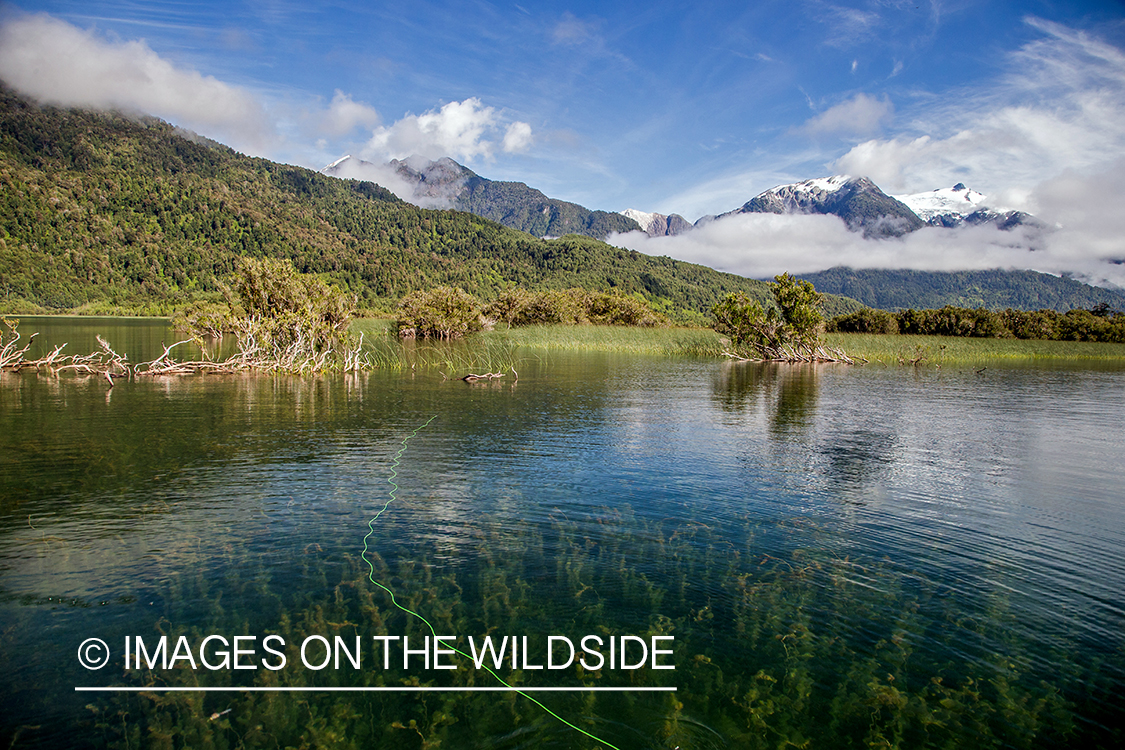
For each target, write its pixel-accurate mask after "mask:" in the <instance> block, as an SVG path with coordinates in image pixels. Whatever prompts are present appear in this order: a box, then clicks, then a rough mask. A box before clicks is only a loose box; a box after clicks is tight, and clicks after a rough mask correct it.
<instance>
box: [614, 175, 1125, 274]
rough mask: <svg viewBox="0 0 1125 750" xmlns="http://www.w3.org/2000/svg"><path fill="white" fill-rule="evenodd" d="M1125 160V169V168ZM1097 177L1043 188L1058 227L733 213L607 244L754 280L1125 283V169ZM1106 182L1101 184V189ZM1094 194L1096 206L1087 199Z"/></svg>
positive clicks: (1075, 177) (1040, 194) (1039, 192)
mask: <svg viewBox="0 0 1125 750" xmlns="http://www.w3.org/2000/svg"><path fill="white" fill-rule="evenodd" d="M1122 166H1125V165H1122ZM1117 169H1118V171H1116V172H1114V171H1112V170H1111V171H1107V172H1106V173H1103V174H1101V175H1099V176H1098V177H1097V178H1088V177H1080V176H1078V175H1070V176H1066V177H1063V178H1060V179H1059V180H1055V181H1050V182H1048V183H1044V184H1043V185H1041V186H1040V188H1039V189H1038V190H1037V191H1036V197H1037V200H1038V201H1039V202H1040V204H1041V205H1043V207H1044V208H1045V209H1047V210H1046V211H1045V214H1044V217H1043V218H1048V217H1058V219H1059V221H1058V224H1057V225H1053V226H1051V227H1050V228H1035V227H1031V226H1022V227H1017V228H1016V229H1014V230H1012V231H1003V230H1000V229H997V228H996V227H995V226H992V225H979V226H964V227H958V228H953V229H946V228H938V227H925V228H923V229H920V230H918V231H916V232H912V233H910V234H908V235H906V236H904V237H901V238H892V239H865V238H864V237H863V235H861V234H858V233H856V232H851V231H849V230H848V228H847V226H846V225H845V224H844V222H843V220H841V219H839V218H838V217H835V216H825V215H779V214H734V215H731V216H727V217H724V218H722V219H718V220H716V221H713V222H709V223H706V224H703V225H701V226H700V227H698V228H696V229H694V230H693V231H691V232H688V233H686V234H682V235H678V236H672V237H649V236H647V235H645V234H643V233H641V232H630V233H628V234H617V235H613V236H611V237H610V238H609V239H608V240H607V241H608V242H609V243H610V244H613V245H616V246H618V247H624V248H628V249H630V250H636V251H638V252H642V253H646V254H649V255H667V256H669V257H672V258H676V259H678V260H685V261H689V262H692V263H700V264H703V265H706V266H710V267H712V268H716V269H718V270H721V271H728V272H730V273H736V274H739V275H740V276H748V277H751V278H770V277H772V276H774V275H776V274H779V273H782V272H786V271H787V272H789V273H793V274H804V273H813V272H816V271H823V270H826V269H829V268H833V267H836V266H849V267H851V268H880V269H913V270H919V271H968V270H988V269H994V268H1001V269H1031V270H1036V271H1042V272H1044V273H1051V274H1055V275H1062V274H1073V275H1075V276H1076V277H1077V278H1080V279H1082V280H1084V281H1087V282H1089V283H1093V284H1098V285H1103V286H1105V285H1110V286H1118V287H1125V265H1122V264H1121V263H1120V261H1121V260H1123V259H1125V239H1123V238H1125V218H1123V217H1122V215H1121V212H1120V211H1116V210H1113V209H1112V206H1111V205H1109V204H1111V203H1112V200H1113V196H1114V195H1118V196H1119V195H1121V193H1120V192H1117V193H1113V192H1102V190H1101V189H1099V188H1107V189H1112V188H1116V189H1118V190H1121V189H1125V185H1122V184H1120V183H1121V182H1122V181H1123V180H1122V178H1121V177H1120V174H1121V170H1120V166H1118V168H1117ZM1099 181H1100V183H1101V184H1100V185H1099ZM1083 195H1087V196H1090V197H1091V198H1092V200H1091V202H1089V203H1083V202H1082V200H1081V198H1080V196H1083Z"/></svg>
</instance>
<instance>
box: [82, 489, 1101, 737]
mask: <svg viewBox="0 0 1125 750" xmlns="http://www.w3.org/2000/svg"><path fill="white" fill-rule="evenodd" d="M386 520H387V523H386V526H384V527H381V528H380V529H379V530H378V531H379V532H380V533H379V534H378V539H376V540H375V544H374V546H373V551H372V552H371V553H370V556H369V560H370V565H371V571H372V573H371V575H372V576H373V577H374V578H375V579H377V580H380V581H388V582H393V585H394V587H395V590H396V592H397V593H398V595H399V596H400V598H401V601H402V605H403V606H404V607H406V608H408V609H410V610H412V611H415V612H419V613H424V614H425V617H426V618H427V619H428V620H429V621H431V622H432V623H433V627H434V628H435V629H436V631H437V632H442V633H448V634H460V635H462V636H464V635H469V634H478V635H483V634H489V633H492V634H498V635H499V634H517V633H555V632H559V631H560V628H562V629H564V630H565V631H566V632H568V633H571V634H580V633H582V634H584V633H595V634H600V635H602V636H605V637H608V636H612V635H621V634H626V633H633V634H637V635H660V634H669V635H673V636H674V637H675V656H674V664H675V666H676V670H675V671H674V672H660V671H653V670H651V669H648V668H645V669H639V670H636V671H633V672H621V671H613V670H608V669H606V670H599V671H596V672H589V671H585V670H582V669H581V668H580V667H577V666H576V667H575V668H571V669H568V670H564V671H562V672H554V673H551V674H549V675H547V674H544V672H543V671H539V672H535V671H528V670H524V669H511V668H509V667H508V665H507V664H505V665H504V668H503V669H502V670H501V671H500V675H501V677H502V678H503V679H504V680H506V681H508V682H510V683H511V684H513V685H517V686H522V685H544V684H553V685H588V686H607V685H619V686H620V685H628V686H631V687H639V686H661V685H669V684H672V685H675V686H676V687H677V688H678V691H677V692H676V693H675V694H672V695H665V694H643V693H612V694H608V693H578V694H551V695H550V697H549V698H547V697H544V699H543V700H544V701H545V702H546V703H548V704H549V705H550V706H551V708H552V710H553V711H557V712H558V713H559V714H562V715H565V716H569V717H575V718H574V720H575V721H576V722H578V723H579V724H580V726H582V727H583V728H584V729H585V730H588V731H590V732H591V733H592V734H595V735H597V736H598V737H604V738H605V741H607V742H610V743H613V744H615V745H618V746H620V747H633V746H667V747H675V746H677V745H679V746H682V747H688V746H693V745H694V744H696V743H701V744H702V743H707V740H708V737H712V736H713V739H712V741H710V742H709V743H707V744H705V746H721V745H727V744H729V745H730V746H736V747H748V748H775V747H778V746H787V745H793V746H797V747H804V746H808V747H824V746H830V747H896V748H918V747H948V746H963V745H965V744H969V743H971V744H978V745H979V744H982V743H983V744H984V745H995V746H1005V747H1023V748H1029V747H1050V746H1058V745H1060V744H1068V743H1073V742H1076V741H1078V740H1079V738H1081V737H1089V732H1091V731H1094V732H1095V734H1096V733H1097V730H1096V728H1092V727H1090V726H1084V727H1083V726H1079V724H1078V722H1077V721H1076V701H1079V700H1082V697H1083V693H1084V692H1085V691H1086V690H1087V687H1086V686H1087V685H1088V684H1092V682H1093V681H1096V679H1097V674H1096V673H1095V672H1093V671H1091V670H1092V669H1096V667H1087V668H1076V670H1075V671H1074V672H1073V673H1071V674H1057V673H1048V672H1044V671H1043V668H1042V667H1040V666H1037V665H1036V664H1035V663H1033V662H1031V661H1030V660H1028V659H1027V658H1026V657H1025V656H1024V653H1025V648H1024V646H1025V644H1023V643H1021V642H1020V641H1021V636H1020V635H1019V632H1020V630H1019V629H1017V628H1011V627H1010V624H1011V623H1012V621H1013V618H1015V617H1016V614H1015V613H1014V612H1012V611H1011V609H1010V606H1009V603H1008V602H1007V601H1006V599H1005V598H1004V596H1003V595H1002V594H998V593H996V592H992V593H990V594H988V595H986V596H985V597H984V601H983V602H982V605H983V607H984V610H983V612H982V616H980V617H972V618H966V617H965V616H964V615H963V614H962V612H963V610H962V604H963V603H962V602H959V601H957V597H955V596H954V595H953V592H952V591H951V590H950V589H949V588H948V586H946V585H944V584H941V583H939V582H937V581H933V580H930V579H929V578H927V577H926V576H924V575H922V574H920V573H918V572H916V571H907V570H900V569H896V568H895V567H894V566H893V565H892V564H890V563H888V562H886V561H879V560H870V559H855V558H852V557H848V556H844V557H841V556H839V555H837V554H834V553H832V552H831V551H830V550H824V549H817V548H815V547H794V548H792V549H791V550H790V551H789V552H788V554H786V555H784V556H778V555H770V554H764V553H762V552H760V551H759V549H760V547H761V546H762V545H760V542H761V541H764V540H765V538H768V537H776V536H777V535H779V534H792V535H794V536H795V537H798V538H800V539H802V540H804V541H814V540H815V539H816V537H817V535H818V532H817V530H816V528H815V526H812V525H811V524H808V523H801V524H799V525H798V526H793V527H790V528H785V527H784V526H783V527H777V526H775V525H767V524H762V523H760V522H754V521H752V520H750V519H749V518H747V519H745V520H744V521H743V525H742V528H741V531H740V533H739V534H738V535H737V537H736V538H737V539H738V543H736V544H735V543H732V541H731V537H730V535H729V533H726V532H725V531H724V532H723V533H717V532H716V531H714V530H712V529H710V528H709V527H708V526H706V525H704V524H702V523H669V522H659V523H657V522H647V521H642V520H640V519H638V518H636V517H634V516H633V515H632V514H631V513H630V512H628V511H625V510H621V509H612V508H604V509H602V512H601V514H600V524H602V525H604V526H605V527H607V530H608V531H610V532H612V533H608V534H604V535H601V536H600V537H599V539H600V540H601V541H600V543H597V544H592V543H591V539H590V538H589V537H588V536H586V534H585V533H584V531H583V528H584V527H582V526H580V525H578V524H576V523H574V522H571V521H569V520H568V519H567V518H566V517H565V516H563V515H561V514H559V515H557V516H556V517H555V518H554V519H553V520H552V522H551V523H550V525H549V526H548V527H547V528H545V529H544V528H540V527H536V526H534V525H531V524H527V525H521V526H519V527H517V528H510V529H496V528H490V527H488V526H487V525H480V526H479V527H478V528H477V529H476V531H475V533H474V534H473V537H472V539H471V540H466V541H467V544H466V545H465V547H464V548H463V549H462V550H461V555H463V556H464V558H465V559H466V560H470V561H471V564H466V565H457V566H451V565H450V564H448V563H444V564H443V563H440V562H438V561H439V560H440V559H441V555H440V554H436V553H437V552H438V550H430V551H429V552H426V553H424V552H423V550H421V549H419V547H418V546H417V544H409V543H408V542H406V541H404V539H403V537H402V535H401V527H402V526H403V524H404V522H403V521H401V520H395V519H391V518H388V519H386ZM515 550H519V552H518V554H517V553H515ZM247 562H251V561H243V562H240V563H239V564H237V565H232V566H231V567H230V568H229V569H228V570H227V572H226V574H225V578H224V580H223V581H222V585H221V586H219V587H216V586H215V584H214V582H213V581H209V580H208V579H207V577H206V576H205V575H204V574H202V573H200V572H198V571H195V572H193V571H192V569H191V568H190V567H189V568H187V569H184V568H179V569H178V572H177V575H176V591H175V593H176V594H177V595H176V596H175V597H174V598H170V599H169V600H168V602H169V603H168V604H167V605H166V612H165V618H166V619H165V620H163V621H162V622H164V623H165V624H167V623H168V622H185V621H187V620H188V619H190V618H189V612H188V611H187V610H188V608H189V606H191V605H189V604H187V603H188V602H196V601H204V602H210V606H209V607H208V612H209V614H208V617H207V619H206V620H204V621H202V622H199V623H198V624H197V626H196V627H195V630H196V631H197V632H211V631H214V632H235V630H237V631H238V632H247V633H253V632H270V633H278V634H280V635H282V636H283V637H285V641H286V643H287V644H289V645H288V646H287V649H288V654H289V657H290V658H291V659H292V660H296V659H297V658H298V654H297V653H296V651H295V645H294V644H296V643H300V641H301V639H302V638H303V637H304V636H305V635H308V634H326V635H332V634H341V635H345V636H347V637H348V638H352V637H355V636H357V635H359V636H362V637H364V638H370V637H371V636H372V635H402V634H405V635H408V636H411V637H418V638H420V637H421V636H422V635H424V634H427V632H428V631H427V629H426V628H425V627H424V626H423V625H422V624H421V623H420V622H418V621H417V620H416V619H414V618H412V617H409V616H407V615H405V614H404V613H403V612H402V611H400V610H399V609H397V608H396V607H394V606H392V605H391V603H390V602H389V601H388V599H387V597H386V595H385V592H384V591H381V590H380V588H378V587H377V586H374V585H371V583H370V580H369V578H368V570H367V565H366V564H365V563H364V562H363V561H362V560H361V559H360V557H359V556H358V555H355V554H351V553H344V554H332V553H329V552H327V551H324V550H320V549H316V548H310V549H309V550H307V551H306V554H305V555H304V556H303V558H302V560H300V561H299V562H300V575H301V580H302V581H303V585H302V587H301V590H300V592H293V591H290V590H288V589H287V587H286V586H285V585H284V584H283V582H281V581H271V580H270V579H269V573H268V571H267V569H266V568H265V567H264V566H261V565H254V564H250V565H247V564H246V563H247ZM195 616H196V617H198V613H195ZM232 628H233V629H235V630H232ZM186 631H187V629H186V628H182V627H181V628H178V629H169V630H168V634H169V635H174V634H178V633H180V632H186ZM957 651H960V652H963V653H965V655H966V658H964V659H961V660H958V661H957V662H953V661H950V660H949V657H948V654H951V653H954V652H957ZM1060 658H1061V656H1060ZM365 666H366V668H365V669H362V670H352V669H345V670H325V671H323V672H318V673H309V672H307V671H300V670H298V671H296V672H292V671H281V672H278V673H272V672H267V671H263V670H258V671H257V672H255V673H254V674H252V675H251V678H250V680H249V681H248V682H246V683H244V684H248V685H256V686H284V685H298V684H310V683H312V684H316V685H318V686H381V685H386V686H393V685H419V684H420V685H445V686H451V687H456V686H465V687H468V686H473V685H480V684H482V680H488V679H490V678H488V677H487V675H485V674H483V673H481V672H478V671H476V670H473V669H472V668H471V665H465V664H464V663H463V662H462V663H461V665H460V667H461V668H458V669H457V670H454V671H450V672H446V673H441V674H436V673H434V672H426V673H424V674H423V675H422V676H421V677H420V676H419V674H418V673H417V672H414V673H412V674H411V673H407V672H405V671H402V670H399V669H397V668H395V665H392V669H390V670H383V669H381V668H374V667H372V666H369V665H365ZM379 666H381V665H379ZM1119 666H1120V665H1118V667H1119ZM199 679H200V675H199V674H198V673H193V672H191V671H187V670H175V671H172V672H170V673H169V672H163V673H161V674H160V675H159V676H157V675H156V674H152V673H140V674H137V673H133V674H128V675H126V677H125V681H126V684H134V685H149V686H156V685H191V684H199ZM233 679H234V678H232V677H230V675H229V673H228V674H219V675H216V676H213V677H210V678H209V679H208V680H207V681H206V684H231V683H232V682H233ZM94 708H95V716H96V717H97V718H96V724H97V727H98V729H99V732H101V733H102V735H103V736H104V737H105V739H106V741H107V744H108V745H110V746H114V747H125V746H133V747H136V746H138V744H142V745H148V746H164V745H168V746H170V745H172V744H173V743H174V742H186V743H188V744H191V745H193V746H195V745H196V744H206V745H208V746H213V747H262V746H270V747H275V746H282V747H285V746H321V747H353V746H355V747H358V746H365V745H371V744H387V745H392V746H395V747H439V746H440V747H484V746H508V745H512V746H515V745H518V744H520V743H517V742H515V740H514V738H515V737H517V736H522V737H524V740H522V741H526V740H527V738H528V737H529V736H534V737H537V738H538V739H536V740H534V742H535V743H536V744H544V743H547V742H549V743H552V744H557V745H559V746H581V747H584V746H587V745H586V744H585V743H583V742H582V741H581V740H580V739H579V740H576V739H575V738H574V737H571V736H568V735H567V734H566V733H565V727H562V726H561V725H554V724H552V723H551V722H549V721H546V719H545V717H544V716H543V715H537V713H536V712H537V709H535V707H534V706H532V705H530V704H527V703H524V702H522V700H521V699H519V698H518V696H515V695H511V694H501V695H494V694H484V695H481V694H469V693H421V694H395V693H390V694H386V693H379V694H358V695H356V696H354V697H346V698H344V697H340V696H334V695H315V694H313V695H307V694H290V693H285V694H257V693H247V694H233V695H230V694H221V695H219V696H212V697H208V696H199V695H197V694H155V693H154V694H150V695H144V696H138V697H130V698H115V699H109V700H103V701H100V702H98V703H96V704H95V706H94ZM225 710H229V713H226V714H223V715H222V716H221V717H219V718H215V719H213V718H211V717H212V715H213V714H215V713H217V712H218V711H225ZM126 716H128V721H123V718H124V717H126ZM529 732H531V733H534V734H532V735H528V734H527V733H529ZM720 737H721V738H723V739H722V740H719V738H720ZM173 738H176V739H175V740H174V739H173ZM522 741H521V742H522ZM587 742H589V740H587Z"/></svg>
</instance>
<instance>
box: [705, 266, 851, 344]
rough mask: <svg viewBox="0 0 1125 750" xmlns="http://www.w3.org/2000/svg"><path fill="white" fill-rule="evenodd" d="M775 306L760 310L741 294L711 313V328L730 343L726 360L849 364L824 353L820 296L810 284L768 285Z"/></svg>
mask: <svg viewBox="0 0 1125 750" xmlns="http://www.w3.org/2000/svg"><path fill="white" fill-rule="evenodd" d="M770 291H772V292H773V298H774V303H775V306H771V307H766V306H763V305H762V304H761V303H760V302H758V301H757V300H752V299H749V298H748V297H747V296H746V295H745V294H742V293H741V292H738V293H734V294H730V295H727V298H726V299H725V300H723V301H722V302H720V303H719V304H717V305H715V306H714V307H713V308H712V309H711V316H712V319H713V322H712V327H713V328H714V329H715V330H716V331H718V332H719V333H721V334H723V335H724V336H728V337H730V345H729V347H728V351H727V352H726V353H727V354H729V355H731V356H735V357H739V358H743V359H767V360H783V361H788V362H797V361H801V362H813V361H828V360H832V361H841V360H842V361H849V360H847V357H846V355H844V354H843V353H842V352H831V351H827V350H825V348H824V345H823V342H822V341H821V333H823V332H824V316H823V315H822V313H821V301H822V296H821V294H820V293H819V292H817V291H816V289H814V288H813V285H812V284H811V283H809V282H808V281H803V280H801V279H796V278H794V277H792V276H790V275H789V274H788V273H783V274H780V275H779V276H774V283H772V284H770Z"/></svg>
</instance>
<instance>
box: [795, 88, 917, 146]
mask: <svg viewBox="0 0 1125 750" xmlns="http://www.w3.org/2000/svg"><path fill="white" fill-rule="evenodd" d="M894 114H895V108H894V105H893V104H891V100H890V99H888V98H887V97H886V96H884V97H883V98H882V99H877V98H875V97H873V96H868V95H867V94H856V95H855V96H854V97H852V98H851V99H848V100H847V101H844V102H841V103H840V104H837V105H836V106H834V107H831V108H829V109H827V110H825V111H824V112H821V113H820V114H819V115H816V116H815V117H813V118H810V119H809V120H808V121H807V122H805V124H804V125H802V126H801V127H800V128H798V131H799V132H803V133H806V134H807V135H811V136H814V137H817V136H827V135H838V136H844V137H849V136H865V135H872V134H874V133H877V132H879V131H880V130H882V129H883V127H884V126H885V125H887V124H889V123H890V122H891V120H893V119H894Z"/></svg>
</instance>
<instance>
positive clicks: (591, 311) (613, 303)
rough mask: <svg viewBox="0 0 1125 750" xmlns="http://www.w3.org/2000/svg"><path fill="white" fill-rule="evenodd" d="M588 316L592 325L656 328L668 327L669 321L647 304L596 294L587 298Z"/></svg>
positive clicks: (640, 301) (627, 298)
mask: <svg viewBox="0 0 1125 750" xmlns="http://www.w3.org/2000/svg"><path fill="white" fill-rule="evenodd" d="M586 315H587V317H589V318H590V322H591V323H597V324H599V325H611V326H641V327H644V328H655V327H657V326H666V325H668V319H667V318H666V317H664V316H663V315H661V314H660V313H658V312H655V311H653V309H652V308H651V307H649V306H648V303H647V302H644V301H643V300H639V299H637V298H636V297H626V296H624V295H621V294H606V293H604V292H594V293H592V294H590V295H588V296H587V298H586Z"/></svg>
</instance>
